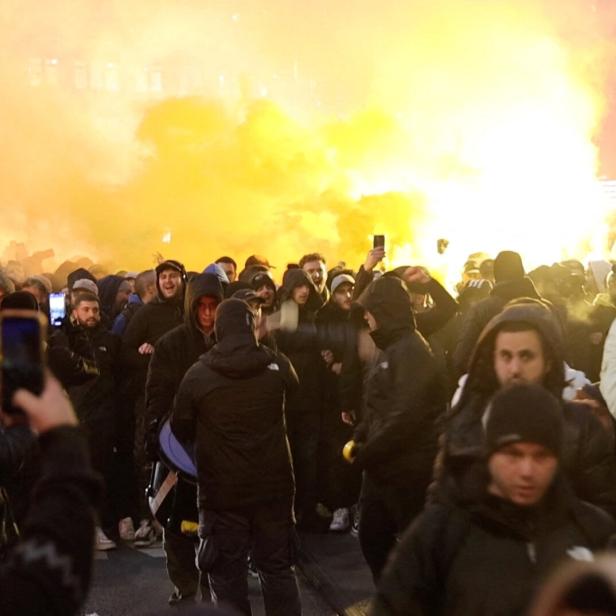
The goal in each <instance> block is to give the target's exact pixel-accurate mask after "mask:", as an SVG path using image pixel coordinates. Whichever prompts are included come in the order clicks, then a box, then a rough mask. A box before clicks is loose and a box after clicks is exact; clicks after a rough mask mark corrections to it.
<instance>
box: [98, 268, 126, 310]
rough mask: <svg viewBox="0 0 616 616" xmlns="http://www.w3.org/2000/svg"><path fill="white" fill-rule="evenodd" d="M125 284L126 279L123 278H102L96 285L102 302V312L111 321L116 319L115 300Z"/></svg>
mask: <svg viewBox="0 0 616 616" xmlns="http://www.w3.org/2000/svg"><path fill="white" fill-rule="evenodd" d="M123 282H124V278H122V277H121V276H113V275H111V276H105V277H104V278H101V279H100V280H99V281H98V282H97V283H96V284H97V286H98V298H99V299H100V302H101V310H102V311H103V313H104V314H106V315H107V316H108V317H109V318H110V319H113V318H115V316H116V314H114V306H115V298H116V295H117V294H118V289H119V288H120V285H121V284H122V283H123Z"/></svg>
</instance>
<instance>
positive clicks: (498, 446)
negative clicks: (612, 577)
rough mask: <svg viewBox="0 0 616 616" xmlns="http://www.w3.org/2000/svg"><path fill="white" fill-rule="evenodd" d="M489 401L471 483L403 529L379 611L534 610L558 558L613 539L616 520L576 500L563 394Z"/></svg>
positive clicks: (508, 395) (528, 391)
mask: <svg viewBox="0 0 616 616" xmlns="http://www.w3.org/2000/svg"><path fill="white" fill-rule="evenodd" d="M490 406H491V411H490V415H489V417H488V419H487V422H486V428H485V440H484V444H483V447H482V454H481V458H480V459H479V460H478V461H477V463H476V464H475V465H474V468H473V471H472V473H471V475H470V476H469V480H468V481H467V482H466V484H465V486H464V490H463V491H462V492H461V494H460V495H459V497H458V499H456V501H454V502H451V503H447V504H443V503H439V504H433V505H430V506H428V507H427V508H426V510H425V511H424V513H423V514H422V515H421V516H420V517H419V518H418V520H417V522H416V523H415V524H414V525H413V526H412V527H411V528H410V529H409V530H408V531H407V532H406V533H405V535H404V537H403V538H402V540H401V542H400V544H399V546H398V548H397V550H396V553H395V556H394V558H393V559H392V561H391V562H390V563H389V565H388V566H387V568H386V570H385V572H384V574H383V578H382V580H381V583H380V585H379V588H378V590H377V594H376V598H375V601H374V604H373V606H372V610H371V612H370V613H371V615H372V616H408V615H411V614H412V615H414V616H415V615H417V616H421V615H425V616H441V615H443V616H444V615H447V616H458V615H459V616H467V615H469V614H499V615H500V616H519V615H521V614H526V613H527V609H528V607H529V603H530V600H531V598H532V597H533V595H534V594H536V592H537V590H538V589H539V588H540V587H541V586H542V585H543V584H544V582H545V580H546V579H547V578H548V576H549V575H550V574H551V573H552V572H553V570H554V569H555V568H556V567H557V566H558V565H559V564H560V563H564V562H567V561H573V560H581V561H589V560H592V559H593V552H597V551H600V550H603V549H605V548H606V547H607V545H608V541H609V540H610V537H611V535H612V534H613V533H614V531H615V530H616V524H615V523H614V520H613V519H612V518H610V516H609V515H607V514H606V513H605V512H604V511H601V510H600V509H598V508H597V507H593V506H592V505H589V504H588V503H584V502H582V501H581V500H578V498H576V497H575V496H574V494H573V493H572V491H571V489H570V487H569V485H568V483H567V481H566V479H565V478H564V476H563V474H562V473H561V464H562V462H561V460H562V453H563V450H564V446H565V444H564V443H565V440H566V435H565V432H566V429H567V428H566V426H565V424H564V421H563V416H562V412H561V408H560V404H559V401H558V400H557V398H555V397H554V396H552V395H551V394H550V392H549V391H547V390H546V389H545V388H544V387H541V386H540V385H529V384H514V385H511V386H510V387H507V388H504V389H502V390H500V391H499V392H497V393H496V395H495V396H494V398H493V399H492V401H491V405H490ZM567 613H570V612H567ZM576 613H577V612H576ZM585 613H586V612H585ZM541 614H547V612H541Z"/></svg>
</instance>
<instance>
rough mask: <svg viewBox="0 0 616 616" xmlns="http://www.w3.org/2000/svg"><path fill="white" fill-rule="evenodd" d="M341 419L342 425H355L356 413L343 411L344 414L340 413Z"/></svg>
mask: <svg viewBox="0 0 616 616" xmlns="http://www.w3.org/2000/svg"><path fill="white" fill-rule="evenodd" d="M340 419H342V423H345V424H347V426H354V425H355V413H354V412H353V411H342V413H340Z"/></svg>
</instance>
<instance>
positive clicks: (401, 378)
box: [352, 275, 446, 581]
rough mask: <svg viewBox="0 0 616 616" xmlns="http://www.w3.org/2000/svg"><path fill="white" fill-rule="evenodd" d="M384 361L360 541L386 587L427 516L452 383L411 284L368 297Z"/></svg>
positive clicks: (374, 403)
mask: <svg viewBox="0 0 616 616" xmlns="http://www.w3.org/2000/svg"><path fill="white" fill-rule="evenodd" d="M360 304H361V305H362V306H363V307H364V309H365V319H366V321H367V323H368V325H369V328H370V335H371V337H372V339H373V340H374V342H375V343H376V346H377V347H378V348H379V349H380V350H381V352H382V354H381V356H380V358H379V362H378V365H377V366H376V370H375V371H374V372H373V374H372V376H371V377H370V379H369V380H368V383H367V386H366V393H365V396H366V400H365V404H366V413H365V416H364V417H363V418H362V421H361V423H360V424H359V426H357V428H356V430H355V435H354V439H353V440H354V442H355V446H354V448H353V451H352V456H353V460H354V464H356V465H357V466H358V467H359V468H361V469H362V470H363V471H364V479H363V485H362V495H361V500H360V510H361V513H360V516H361V517H360V523H359V539H360V544H361V548H362V552H363V554H364V557H365V558H366V561H367V562H368V565H369V566H370V569H371V571H372V575H373V577H374V579H375V581H378V579H379V577H380V575H381V572H382V570H383V567H384V566H385V562H386V560H387V556H388V554H389V552H390V550H391V549H392V548H393V547H394V545H395V543H396V539H397V536H398V535H399V534H400V533H402V532H403V531H404V529H405V528H406V526H407V525H408V524H409V522H410V521H411V520H412V519H413V517H414V516H415V515H417V514H418V513H419V511H421V509H422V508H423V505H424V501H425V491H426V489H427V487H428V485H429V483H430V477H431V469H432V465H433V461H434V456H435V454H436V451H437V419H438V418H439V417H440V416H441V415H442V414H443V413H444V412H445V408H446V399H445V393H446V387H445V377H444V375H443V374H442V373H441V372H440V371H439V369H438V364H437V362H436V360H435V358H434V356H433V355H432V352H431V350H430V347H429V345H428V343H427V342H426V341H425V339H424V338H423V337H422V336H421V334H419V333H418V332H417V330H416V326H415V316H414V314H413V310H412V305H411V298H410V296H409V293H408V291H407V290H406V288H405V286H404V283H403V281H402V280H401V279H400V278H398V277H397V276H396V275H386V276H384V277H383V278H380V279H378V280H375V281H374V282H372V283H371V284H370V285H369V286H368V288H367V289H366V290H365V291H364V293H363V294H362V296H361V297H360Z"/></svg>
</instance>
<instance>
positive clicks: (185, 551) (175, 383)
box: [146, 274, 224, 604]
mask: <svg viewBox="0 0 616 616" xmlns="http://www.w3.org/2000/svg"><path fill="white" fill-rule="evenodd" d="M223 295H224V292H223V288H222V284H221V282H220V279H219V278H218V277H217V276H216V275H215V274H200V275H198V276H196V277H195V278H193V279H192V280H191V281H190V283H189V284H188V288H187V291H186V299H185V309H184V323H183V324H182V325H179V326H178V327H176V328H174V329H172V330H171V331H170V332H168V333H167V334H165V335H164V336H163V337H162V338H161V339H160V340H159V341H158V342H157V343H156V347H155V351H154V355H152V361H151V362H150V368H149V370H148V378H147V383H146V418H147V431H148V432H147V445H148V453H149V454H150V457H151V458H153V459H154V458H155V457H156V453H157V449H158V429H159V426H160V424H161V422H162V421H164V420H165V419H166V418H167V417H168V416H169V414H170V413H171V409H172V408H173V399H174V397H175V395H176V394H177V391H178V388H179V386H180V383H181V382H182V378H183V377H184V374H185V373H186V371H187V370H188V369H189V368H190V367H191V366H192V365H193V364H194V363H195V362H196V361H197V360H198V359H199V357H200V356H201V355H203V354H204V353H206V352H207V351H208V350H209V349H211V348H212V346H214V342H215V333H214V325H215V322H216V308H217V306H218V304H220V302H222V300H223ZM173 498H174V500H173V509H172V512H171V515H170V519H169V522H168V524H167V527H166V528H165V543H164V547H165V553H166V555H167V572H168V574H169V578H170V579H171V581H172V582H173V584H174V585H175V590H174V592H173V594H172V595H171V597H170V599H169V602H170V603H171V604H176V603H179V602H181V601H194V598H195V595H196V593H197V590H198V588H199V571H198V570H197V569H196V567H195V547H196V545H195V538H194V537H187V536H184V535H183V534H182V532H181V524H182V521H184V520H195V521H196V520H197V508H196V504H197V494H196V487H195V486H194V485H192V484H189V483H187V482H185V481H183V480H182V479H179V480H178V483H177V485H176V487H175V494H174V497H173ZM201 583H202V586H201V592H202V596H203V598H204V599H206V598H207V596H208V595H209V591H208V589H207V579H206V576H202V581H201Z"/></svg>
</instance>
